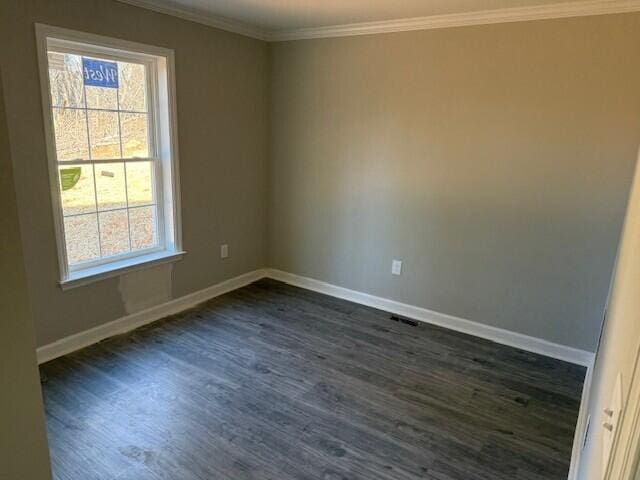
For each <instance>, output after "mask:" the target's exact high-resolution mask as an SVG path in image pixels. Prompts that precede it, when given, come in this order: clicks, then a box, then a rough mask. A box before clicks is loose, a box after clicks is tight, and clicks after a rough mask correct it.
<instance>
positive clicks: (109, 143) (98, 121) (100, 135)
mask: <svg viewBox="0 0 640 480" xmlns="http://www.w3.org/2000/svg"><path fill="white" fill-rule="evenodd" d="M87 113H88V115H89V138H90V140H91V158H92V159H94V160H99V159H103V160H104V159H109V158H120V135H119V129H118V114H117V113H116V112H97V111H92V110H89V111H88V112H87Z"/></svg>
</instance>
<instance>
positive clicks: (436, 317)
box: [266, 269, 594, 367]
mask: <svg viewBox="0 0 640 480" xmlns="http://www.w3.org/2000/svg"><path fill="white" fill-rule="evenodd" d="M266 275H267V276H268V277H269V278H273V279H274V280H280V281H282V282H286V283H289V284H291V285H295V286H297V287H302V288H306V289H308V290H313V291H316V292H319V293H324V294H326V295H331V296H332V297H338V298H342V299H345V300H349V301H352V302H355V303H360V304H362V305H367V306H369V307H374V308H378V309H380V310H385V311H387V312H390V313H395V314H397V315H401V316H403V317H408V318H412V319H415V320H420V321H422V322H426V323H430V324H432V325H437V326H439V327H444V328H448V329H450V330H455V331H457V332H462V333H467V334H469V335H473V336H476V337H480V338H484V339H487V340H491V341H494V342H496V343H500V344H503V345H508V346H510V347H515V348H519V349H521V350H526V351H528V352H533V353H539V354H541V355H545V356H548V357H552V358H557V359H559V360H564V361H566V362H571V363H575V364H578V365H584V366H585V367H589V366H590V365H591V364H592V363H593V359H594V354H593V353H591V352H587V351H585V350H579V349H577V348H572V347H568V346H565V345H560V344H557V343H553V342H549V341H547V340H543V339H540V338H535V337H530V336H528V335H523V334H521V333H515V332H511V331H509V330H504V329H501V328H496V327H491V326H489V325H483V324H481V323H477V322H472V321H471V320H465V319H463V318H458V317H454V316H452V315H447V314H444V313H439V312H434V311H432V310H427V309H426V308H422V307H416V306H413V305H408V304H406V303H400V302H396V301H395V300H389V299H387V298H382V297H376V296H374V295H369V294H368V293H362V292H358V291H355V290H349V289H348V288H344V287H339V286H337V285H332V284H330V283H327V282H322V281H320V280H315V279H313V278H307V277H303V276H300V275H295V274H293V273H288V272H283V271H281V270H275V269H267V274H266Z"/></svg>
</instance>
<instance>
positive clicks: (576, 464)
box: [567, 354, 595, 480]
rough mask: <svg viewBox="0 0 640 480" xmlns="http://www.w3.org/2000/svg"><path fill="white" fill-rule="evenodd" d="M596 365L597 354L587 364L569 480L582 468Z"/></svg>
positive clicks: (573, 479)
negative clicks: (581, 459) (581, 460)
mask: <svg viewBox="0 0 640 480" xmlns="http://www.w3.org/2000/svg"><path fill="white" fill-rule="evenodd" d="M594 366H595V354H594V357H593V359H592V361H591V363H590V364H589V365H588V366H587V373H586V375H585V377H584V384H583V385H582V398H581V400H580V411H579V412H578V420H577V421H576V430H575V433H574V436H573V447H572V449H571V465H570V466H569V476H568V477H567V478H568V480H578V468H580V458H581V456H582V451H583V449H584V442H585V440H586V438H585V436H586V434H587V431H586V429H587V420H588V418H589V403H590V402H589V399H590V398H591V382H592V380H593V369H594Z"/></svg>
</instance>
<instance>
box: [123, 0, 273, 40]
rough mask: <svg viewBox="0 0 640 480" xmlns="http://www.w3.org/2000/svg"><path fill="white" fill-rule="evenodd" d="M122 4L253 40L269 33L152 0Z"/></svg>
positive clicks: (243, 24) (226, 19)
mask: <svg viewBox="0 0 640 480" xmlns="http://www.w3.org/2000/svg"><path fill="white" fill-rule="evenodd" d="M118 1H119V2H122V3H127V4H129V5H133V6H135V7H140V8H145V9H147V10H153V11H154V12H158V13H164V14H165V15H171V16H172V17H178V18H181V19H183V20H188V21H190V22H195V23H200V24H202V25H207V26H209V27H213V28H217V29H220V30H225V31H227V32H232V33H237V34H239V35H244V36H245V37H251V38H255V39H257V40H268V38H267V37H269V32H267V31H265V30H262V29H261V28H258V27H254V26H252V25H248V24H246V23H242V22H239V21H237V20H231V19H229V18H225V17H220V16H216V15H213V14H211V15H208V14H202V13H195V12H192V11H190V10H189V9H186V8H176V7H170V6H167V5H162V4H161V3H160V2H157V1H154V0H118Z"/></svg>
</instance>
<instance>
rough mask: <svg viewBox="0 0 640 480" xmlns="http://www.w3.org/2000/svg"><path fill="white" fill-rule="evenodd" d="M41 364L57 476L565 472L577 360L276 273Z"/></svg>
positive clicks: (387, 477)
mask: <svg viewBox="0 0 640 480" xmlns="http://www.w3.org/2000/svg"><path fill="white" fill-rule="evenodd" d="M41 370H42V375H43V389H44V398H45V407H46V416H47V427H48V432H49V442H50V444H51V454H52V462H53V468H54V472H55V477H56V478H57V479H59V480H66V479H74V480H92V479H117V480H159V479H167V480H168V479H171V480H192V479H194V480H195V479H198V480H210V479H211V480H244V479H255V480H292V479H296V480H300V479H321V480H344V479H350V480H355V479H361V480H412V479H433V480H436V479H437V480H454V479H455V480H457V479H464V480H487V479H505V480H518V479H522V480H541V479H545V480H551V479H558V480H560V479H563V480H564V479H566V478H567V471H568V468H569V459H570V456H571V446H572V436H573V430H574V425H575V423H576V418H577V415H578V408H579V399H580V392H581V388H582V382H583V377H584V373H585V371H584V369H583V368H582V367H578V366H575V365H570V364H567V363H563V362H560V361H556V360H551V359H548V358H545V357H542V356H538V355H534V354H530V353H526V352H522V351H519V350H516V349H513V348H509V347H504V346H501V345H497V344H494V343H491V342H488V341H484V340H480V339H477V338H474V337H469V336H466V335H462V334H458V333H455V332H451V331H447V330H444V329H441V328H436V327H432V326H428V325H424V324H420V325H419V326H411V325H407V324H404V323H400V322H395V321H393V320H391V319H390V318H389V315H388V314H386V313H385V312H382V311H378V310H374V309H371V308H367V307H363V306H359V305H356V304H353V303H349V302H346V301H343V300H338V299H335V298H331V297H327V296H323V295H320V294H317V293H313V292H309V291H306V290H302V289H298V288H295V287H291V286H288V285H285V284H282V283H278V282H275V281H271V280H262V281H260V282H257V283H255V284H253V285H250V286H248V287H245V288H243V289H240V290H237V291H235V292H232V293H229V294H227V295H224V296H222V297H219V298H216V299H214V300H212V301H210V302H208V303H207V304H205V305H202V306H201V307H198V308H196V309H193V310H190V311H188V312H185V313H183V314H181V315H177V316H175V317H172V318H170V319H167V320H163V321H161V322H158V323H155V324H153V325H151V326H149V327H145V328H142V329H139V330H137V331H135V332H132V333H130V334H127V335H124V336H120V337H116V338H113V339H110V340H107V341H104V342H102V343H100V344H98V345H94V346H92V347H89V348H87V349H84V350H82V351H79V352H76V353H74V354H71V355H68V356H66V357H64V358H60V359H57V360H54V361H52V362H49V363H47V364H45V365H44V366H43V367H42V369H41Z"/></svg>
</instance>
